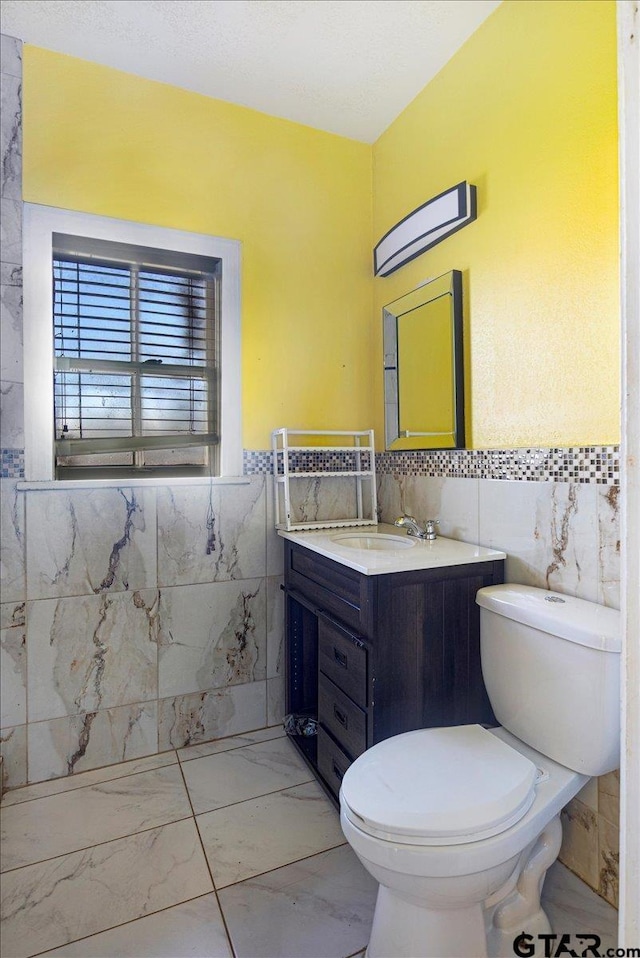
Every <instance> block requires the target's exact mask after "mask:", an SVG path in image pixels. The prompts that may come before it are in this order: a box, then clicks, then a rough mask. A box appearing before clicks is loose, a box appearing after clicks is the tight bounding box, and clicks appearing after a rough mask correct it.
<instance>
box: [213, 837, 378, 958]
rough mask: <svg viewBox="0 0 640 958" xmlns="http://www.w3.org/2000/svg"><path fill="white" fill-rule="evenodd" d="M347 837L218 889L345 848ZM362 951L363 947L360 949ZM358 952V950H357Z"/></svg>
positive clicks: (233, 885) (242, 882)
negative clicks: (310, 853)
mask: <svg viewBox="0 0 640 958" xmlns="http://www.w3.org/2000/svg"><path fill="white" fill-rule="evenodd" d="M348 844H349V843H348V842H347V840H346V838H345V840H344V841H343V842H340V843H339V844H338V845H330V846H329V847H328V848H323V849H322V850H321V851H319V852H314V853H313V855H305V856H304V857H303V858H296V859H294V861H292V862H285V863H284V865H276V867H275V868H268V869H267V870H266V871H264V872H258V873H257V874H256V875H249V876H248V877H247V878H241V879H240V880H239V881H232V882H229V884H228V885H222V887H221V888H220V889H216V890H217V891H218V890H219V891H226V889H227V888H234V887H235V886H236V885H243V884H244V883H245V882H249V881H253V880H254V878H263V877H264V876H265V875H270V874H271V872H277V871H280V869H281V868H288V867H289V866H290V865H299V864H300V863H301V862H306V861H308V860H309V859H310V858H317V857H318V856H319V855H326V853H327V852H333V851H335V850H336V848H344V846H345V845H348ZM360 951H362V949H360ZM356 954H358V952H356Z"/></svg>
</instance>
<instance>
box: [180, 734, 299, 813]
mask: <svg viewBox="0 0 640 958" xmlns="http://www.w3.org/2000/svg"><path fill="white" fill-rule="evenodd" d="M183 774H184V777H185V781H186V783H187V789H188V790H189V797H190V799H191V804H192V805H193V810H194V812H195V813H196V815H199V814H200V813H202V812H209V811H212V810H213V809H214V808H222V807H223V806H225V805H232V804H235V803H237V802H244V801H246V800H247V799H250V798H257V797H258V796H260V795H266V794H267V793H268V792H275V791H278V790H280V789H283V788H290V787H291V786H293V785H301V784H302V783H303V782H309V781H311V780H312V778H313V775H312V773H311V772H310V771H309V769H308V767H307V765H306V764H305V763H304V762H303V760H302V759H301V758H300V756H299V755H298V754H297V752H296V750H295V749H294V747H293V745H292V744H291V742H289V741H288V740H287V739H283V738H276V739H274V740H273V741H271V742H259V743H257V744H256V745H247V746H246V747H245V748H239V749H235V750H234V751H232V752H221V753H219V754H218V755H209V756H207V757H206V758H200V759H197V761H194V762H187V763H186V764H185V766H184V768H183Z"/></svg>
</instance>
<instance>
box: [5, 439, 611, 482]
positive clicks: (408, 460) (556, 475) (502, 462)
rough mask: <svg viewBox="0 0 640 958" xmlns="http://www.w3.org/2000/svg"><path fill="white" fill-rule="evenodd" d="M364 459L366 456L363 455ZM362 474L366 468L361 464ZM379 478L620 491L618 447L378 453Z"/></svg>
mask: <svg viewBox="0 0 640 958" xmlns="http://www.w3.org/2000/svg"><path fill="white" fill-rule="evenodd" d="M362 455H364V454H362ZM351 456H352V454H351V453H348V452H346V453H345V452H342V453H326V452H324V453H320V452H315V453H312V454H308V453H304V454H302V455H301V456H300V458H299V460H296V459H294V457H293V456H292V457H291V458H292V469H293V471H297V472H340V471H343V470H345V469H348V468H349V467H350V465H352V459H351ZM242 458H243V475H245V476H259V475H271V474H272V472H273V466H272V453H271V450H270V449H245V450H243V457H242ZM362 465H363V468H366V464H365V463H364V462H363V464H362ZM376 472H378V473H379V474H381V475H403V476H430V477H439V476H440V477H443V478H454V479H511V480H516V481H518V480H520V481H525V482H577V483H588V482H593V483H599V484H601V485H619V483H620V447H619V446H569V447H564V448H553V447H550V448H536V449H458V450H442V449H439V450H437V451H436V452H428V451H421V452H379V453H376ZM0 478H2V479H23V478H24V449H2V450H1V461H0Z"/></svg>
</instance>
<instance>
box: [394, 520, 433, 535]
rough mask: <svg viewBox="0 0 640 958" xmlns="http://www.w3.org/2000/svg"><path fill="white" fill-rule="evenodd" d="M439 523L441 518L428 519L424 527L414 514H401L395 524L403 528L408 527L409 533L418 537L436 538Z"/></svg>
mask: <svg viewBox="0 0 640 958" xmlns="http://www.w3.org/2000/svg"><path fill="white" fill-rule="evenodd" d="M439 523H440V520H439V519H427V520H426V521H425V524H424V529H423V528H421V527H420V523H419V522H417V520H416V519H414V518H413V516H400V517H399V518H398V519H396V521H395V522H394V526H399V527H400V528H401V529H406V530H407V535H408V536H415V537H416V539H436V538H437V533H436V526H437V525H439Z"/></svg>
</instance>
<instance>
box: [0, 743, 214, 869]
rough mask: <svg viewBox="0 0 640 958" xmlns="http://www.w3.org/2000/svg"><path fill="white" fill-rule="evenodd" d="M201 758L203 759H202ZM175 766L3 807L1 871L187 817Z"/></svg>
mask: <svg viewBox="0 0 640 958" xmlns="http://www.w3.org/2000/svg"><path fill="white" fill-rule="evenodd" d="M205 761H206V760H205ZM190 815H191V808H190V805H189V800H188V798H187V793H186V790H185V787H184V782H183V780H182V774H181V772H180V768H179V767H178V766H177V765H174V766H170V767H168V768H161V769H157V770H155V771H152V772H142V773H140V774H139V775H130V776H129V777H128V778H119V779H117V780H116V781H114V782H103V783H101V784H100V785H89V786H87V787H86V788H79V789H76V790H75V791H72V792H66V793H63V794H60V795H51V796H50V797H49V798H38V799H35V800H34V801H31V802H22V804H20V805H13V806H10V807H9V808H5V809H4V811H3V815H2V843H3V854H2V871H5V872H6V871H8V870H10V869H13V868H21V867H22V866H23V865H31V864H34V863H35V862H42V861H45V860H46V859H49V858H56V857H58V856H60V855H66V854H68V853H70V852H75V851H79V850H80V849H82V848H88V847H90V846H92V845H97V844H98V843H102V842H109V841H112V840H114V839H116V838H123V837H124V836H125V835H131V834H133V833H134V832H140V831H142V830H143V829H150V828H156V827H158V826H159V825H167V824H169V822H175V821H178V820H179V819H183V818H188V817H190Z"/></svg>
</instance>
